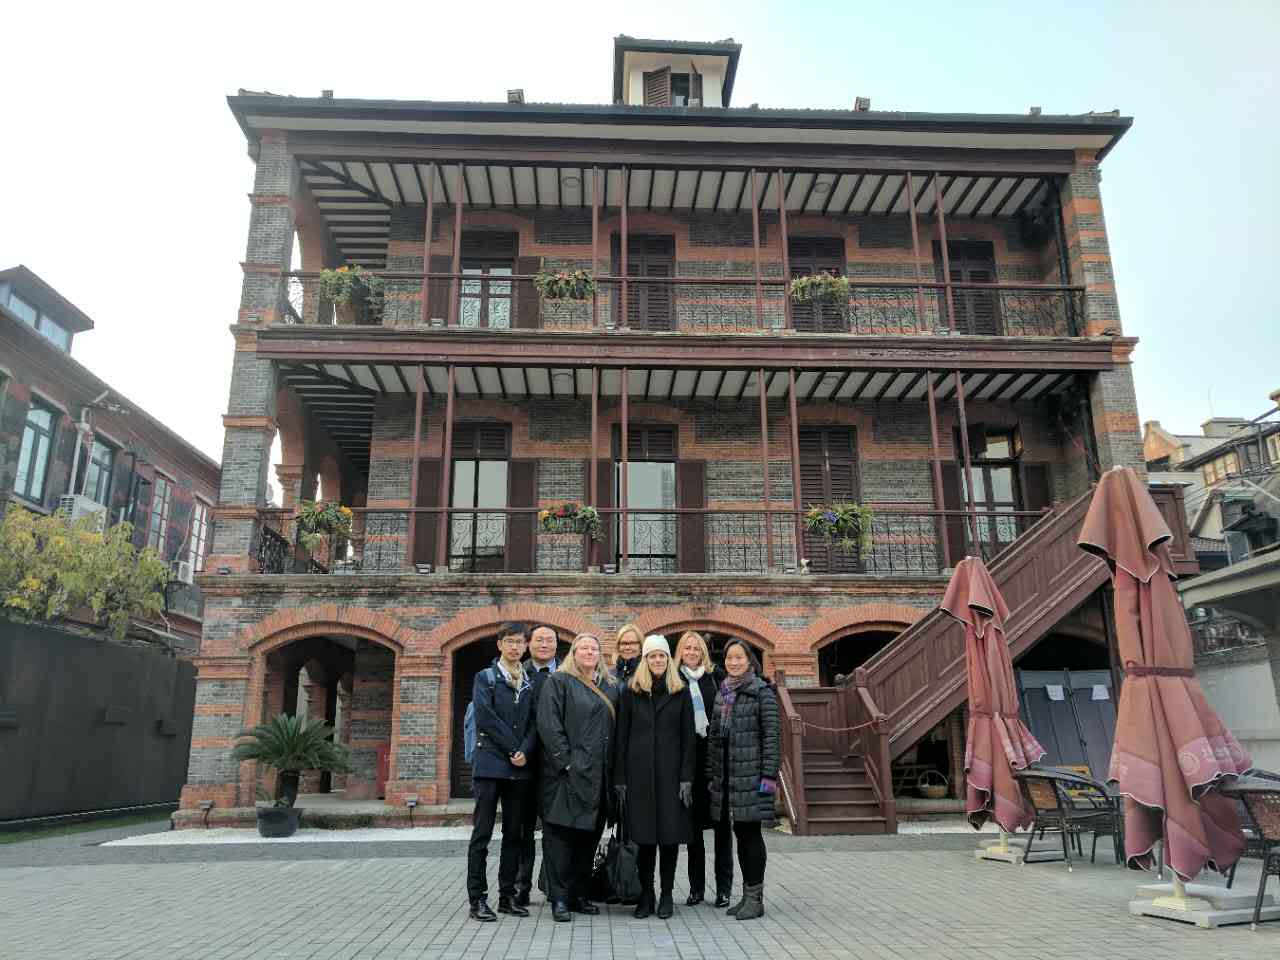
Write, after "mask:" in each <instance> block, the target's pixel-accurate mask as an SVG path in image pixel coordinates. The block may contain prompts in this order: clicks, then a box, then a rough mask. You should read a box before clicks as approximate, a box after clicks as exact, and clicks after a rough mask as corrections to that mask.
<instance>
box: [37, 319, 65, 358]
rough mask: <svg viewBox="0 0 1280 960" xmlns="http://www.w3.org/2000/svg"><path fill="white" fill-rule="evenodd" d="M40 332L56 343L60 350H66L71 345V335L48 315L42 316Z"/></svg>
mask: <svg viewBox="0 0 1280 960" xmlns="http://www.w3.org/2000/svg"><path fill="white" fill-rule="evenodd" d="M40 332H41V333H42V334H44V336H45V339H46V340H48V341H50V342H51V343H53V344H55V345H56V346H57V347H58V349H59V350H66V349H67V347H68V346H70V345H71V335H70V334H68V333H67V331H66V330H64V329H63V328H62V327H61V326H60V325H59V324H57V323H54V322H53V321H52V320H50V319H49V318H48V317H45V316H42V317H41V318H40Z"/></svg>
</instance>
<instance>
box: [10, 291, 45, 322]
mask: <svg viewBox="0 0 1280 960" xmlns="http://www.w3.org/2000/svg"><path fill="white" fill-rule="evenodd" d="M9 309H10V310H12V311H13V312H14V313H16V314H17V315H18V317H19V318H20V319H21V320H22V321H23V323H27V324H30V325H31V326H33V327H34V326H35V325H36V319H37V318H38V317H39V315H40V314H39V311H37V310H36V308H35V307H33V306H32V305H31V304H29V303H27V301H25V300H23V299H22V298H21V297H20V296H18V295H17V294H16V293H11V294H9Z"/></svg>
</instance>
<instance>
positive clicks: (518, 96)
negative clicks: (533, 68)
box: [507, 89, 524, 103]
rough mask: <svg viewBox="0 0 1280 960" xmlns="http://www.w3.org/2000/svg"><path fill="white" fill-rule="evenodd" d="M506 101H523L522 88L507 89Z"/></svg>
mask: <svg viewBox="0 0 1280 960" xmlns="http://www.w3.org/2000/svg"><path fill="white" fill-rule="evenodd" d="M507 103H524V90H523V89H516V90H508V91H507Z"/></svg>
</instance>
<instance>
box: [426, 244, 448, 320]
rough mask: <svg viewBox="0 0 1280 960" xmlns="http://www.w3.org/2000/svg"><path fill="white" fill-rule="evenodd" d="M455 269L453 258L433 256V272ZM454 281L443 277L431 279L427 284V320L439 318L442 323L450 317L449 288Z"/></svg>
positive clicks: (445, 271)
mask: <svg viewBox="0 0 1280 960" xmlns="http://www.w3.org/2000/svg"><path fill="white" fill-rule="evenodd" d="M452 269H453V258H452V257H442V256H432V258H431V271H430V272H431V273H448V272H449V271H450V270H452ZM452 286H453V284H452V281H449V280H445V279H443V278H438V279H433V280H431V281H429V283H428V286H427V321H428V322H430V321H432V320H439V321H441V322H442V323H446V322H448V319H449V290H450V289H451V288H452Z"/></svg>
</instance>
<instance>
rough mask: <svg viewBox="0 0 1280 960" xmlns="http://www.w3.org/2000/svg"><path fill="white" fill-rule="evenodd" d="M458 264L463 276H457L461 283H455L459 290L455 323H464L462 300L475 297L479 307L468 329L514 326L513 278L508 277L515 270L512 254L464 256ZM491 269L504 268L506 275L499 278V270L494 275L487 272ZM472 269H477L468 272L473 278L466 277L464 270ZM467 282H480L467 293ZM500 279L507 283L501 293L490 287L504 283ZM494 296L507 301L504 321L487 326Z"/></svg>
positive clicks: (461, 324)
mask: <svg viewBox="0 0 1280 960" xmlns="http://www.w3.org/2000/svg"><path fill="white" fill-rule="evenodd" d="M460 266H461V269H462V273H463V274H464V276H463V278H462V280H461V283H460V286H459V294H458V318H459V326H460V327H462V326H465V325H464V324H463V323H462V322H461V319H462V313H463V304H465V302H466V301H468V300H478V301H479V303H480V310H479V313H478V314H477V316H476V325H475V327H472V328H469V329H475V330H489V329H494V330H510V329H511V328H512V327H514V326H515V320H516V313H515V300H516V298H515V280H513V279H512V277H514V276H515V272H516V265H515V258H514V257H498V256H493V257H487V256H486V257H466V258H464V259H463V260H462V262H461V264H460ZM495 269H505V270H507V271H508V277H507V279H506V280H505V281H504V280H501V279H499V278H500V277H501V276H502V274H496V275H495V274H492V273H490V271H491V270H495ZM472 270H478V271H480V272H479V273H476V274H470V278H474V279H469V277H468V276H466V274H467V273H468V271H472ZM468 282H473V283H478V284H479V285H480V292H479V293H476V294H472V293H468V292H467V289H466V287H467V283H468ZM504 282H505V283H506V285H507V292H506V293H505V294H502V293H499V294H495V293H494V292H493V289H492V288H493V284H494V283H504ZM495 300H502V301H505V302H506V304H507V324H506V326H505V327H491V325H490V323H489V305H490V303H491V302H492V301H495Z"/></svg>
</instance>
